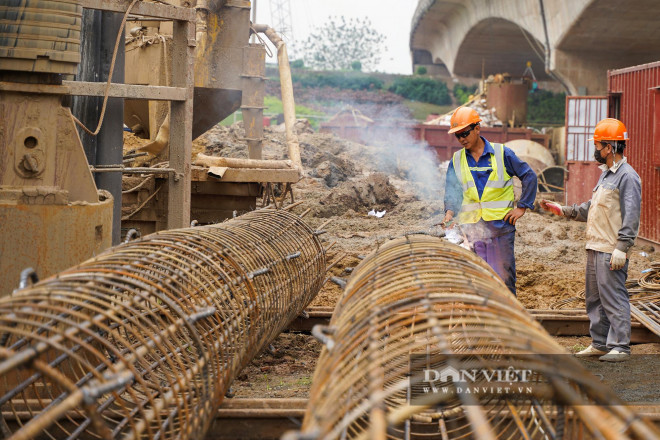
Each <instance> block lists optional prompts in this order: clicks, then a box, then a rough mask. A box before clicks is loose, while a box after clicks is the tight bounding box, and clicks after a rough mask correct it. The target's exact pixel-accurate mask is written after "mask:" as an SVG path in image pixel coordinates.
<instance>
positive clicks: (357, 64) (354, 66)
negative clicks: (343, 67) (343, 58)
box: [351, 61, 362, 72]
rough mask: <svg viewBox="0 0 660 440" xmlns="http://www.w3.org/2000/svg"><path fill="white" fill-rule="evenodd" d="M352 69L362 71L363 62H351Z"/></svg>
mask: <svg viewBox="0 0 660 440" xmlns="http://www.w3.org/2000/svg"><path fill="white" fill-rule="evenodd" d="M351 69H353V70H354V71H356V72H360V71H361V70H362V63H361V62H359V61H353V62H352V63H351Z"/></svg>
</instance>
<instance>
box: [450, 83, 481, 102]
mask: <svg viewBox="0 0 660 440" xmlns="http://www.w3.org/2000/svg"><path fill="white" fill-rule="evenodd" d="M476 91H477V86H476V85H475V86H466V85H465V84H459V83H456V84H454V90H453V93H454V97H455V98H456V101H457V102H458V103H459V104H461V105H463V104H465V103H466V102H468V100H469V99H470V95H474V93H475V92H476Z"/></svg>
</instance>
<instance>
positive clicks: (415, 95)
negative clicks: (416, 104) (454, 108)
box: [388, 76, 451, 105]
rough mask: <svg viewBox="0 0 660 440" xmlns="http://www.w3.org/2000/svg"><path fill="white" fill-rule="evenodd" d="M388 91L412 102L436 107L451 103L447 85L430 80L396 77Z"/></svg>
mask: <svg viewBox="0 0 660 440" xmlns="http://www.w3.org/2000/svg"><path fill="white" fill-rule="evenodd" d="M388 90H389V91H390V92H392V93H396V94H397V95H400V96H403V97H404V98H406V99H411V100H414V101H421V102H429V103H431V104H437V105H447V104H450V103H451V99H450V98H449V89H448V88H447V85H446V84H445V83H443V82H441V81H436V80H434V79H431V78H420V77H410V76H402V77H398V78H397V79H395V80H394V83H393V84H392V85H391V86H390V87H389V89H388Z"/></svg>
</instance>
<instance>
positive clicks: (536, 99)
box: [527, 90, 566, 124]
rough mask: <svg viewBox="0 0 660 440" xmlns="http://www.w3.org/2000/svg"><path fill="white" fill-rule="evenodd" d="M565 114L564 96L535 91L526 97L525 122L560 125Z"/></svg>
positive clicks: (545, 91)
mask: <svg viewBox="0 0 660 440" xmlns="http://www.w3.org/2000/svg"><path fill="white" fill-rule="evenodd" d="M565 112H566V94H565V93H563V92H560V93H552V92H551V91H549V90H537V91H536V92H534V93H530V94H529V95H527V122H535V123H550V124H562V123H563V122H564V115H565Z"/></svg>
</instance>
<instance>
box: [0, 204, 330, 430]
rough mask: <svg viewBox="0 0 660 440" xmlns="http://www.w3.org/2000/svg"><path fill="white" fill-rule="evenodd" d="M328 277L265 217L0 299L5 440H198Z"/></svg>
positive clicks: (284, 219) (298, 233) (298, 238)
mask: <svg viewBox="0 0 660 440" xmlns="http://www.w3.org/2000/svg"><path fill="white" fill-rule="evenodd" d="M325 269H326V267H325V250H324V248H323V246H322V244H321V242H320V240H319V239H318V236H317V234H316V233H315V231H313V230H312V229H310V228H309V227H308V226H307V225H306V224H305V223H304V222H303V221H302V220H301V219H300V218H299V217H298V216H296V215H294V214H292V213H289V212H286V211H283V210H272V209H264V210H260V211H255V212H251V213H248V214H246V215H243V216H241V217H238V218H236V219H233V220H230V221H228V222H225V223H222V224H218V225H213V226H203V227H194V228H187V229H179V230H170V231H163V232H159V233H156V234H152V235H149V236H147V237H145V238H143V239H141V240H138V241H134V242H129V243H127V244H123V245H121V246H118V247H116V248H112V249H110V250H108V251H107V252H105V253H103V254H101V255H99V256H97V257H96V258H93V259H90V260H88V261H86V262H84V263H82V264H80V265H79V266H77V267H74V268H72V269H69V270H66V271H64V272H61V273H59V274H57V275H55V276H53V277H50V278H49V279H47V280H44V281H43V282H41V283H39V284H36V285H34V286H33V287H30V288H26V289H22V290H19V291H15V292H14V294H13V295H12V296H11V297H6V298H2V299H1V300H0V358H1V362H0V376H1V377H2V379H0V409H1V411H2V419H1V420H0V429H1V430H2V433H3V434H4V437H5V438H7V437H11V438H12V439H28V438H51V439H64V438H67V439H75V438H102V439H110V438H118V437H121V438H125V439H129V438H133V439H137V438H149V439H174V438H188V439H198V438H202V437H203V435H204V433H205V432H206V429H207V428H208V426H209V424H210V422H211V420H212V418H213V417H214V415H215V411H216V410H217V407H218V405H219V404H220V403H221V401H222V398H223V397H224V394H225V393H226V391H227V389H228V387H229V384H230V383H231V381H232V380H233V378H234V377H235V375H236V374H237V373H238V371H239V370H240V369H241V368H242V367H244V366H245V365H246V364H247V362H249V361H250V360H251V359H252V357H254V356H255V355H256V354H257V353H258V352H259V351H260V350H261V349H262V348H263V347H264V346H265V345H266V344H268V343H269V342H270V341H271V340H272V339H273V338H274V337H275V336H277V334H279V333H280V332H281V331H282V330H283V329H284V327H285V326H286V325H287V324H288V323H289V322H290V321H291V320H293V319H294V318H295V317H296V316H298V315H299V314H300V313H301V312H302V311H303V309H304V308H305V307H306V306H307V304H308V303H309V302H310V301H311V300H312V298H313V297H314V296H315V295H316V293H318V291H319V289H320V287H321V285H322V283H323V278H324V276H325Z"/></svg>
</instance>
